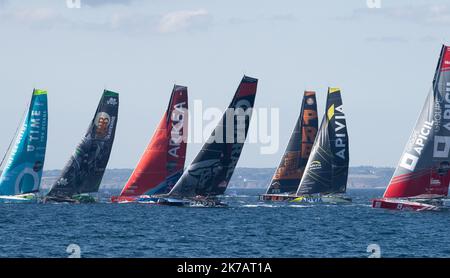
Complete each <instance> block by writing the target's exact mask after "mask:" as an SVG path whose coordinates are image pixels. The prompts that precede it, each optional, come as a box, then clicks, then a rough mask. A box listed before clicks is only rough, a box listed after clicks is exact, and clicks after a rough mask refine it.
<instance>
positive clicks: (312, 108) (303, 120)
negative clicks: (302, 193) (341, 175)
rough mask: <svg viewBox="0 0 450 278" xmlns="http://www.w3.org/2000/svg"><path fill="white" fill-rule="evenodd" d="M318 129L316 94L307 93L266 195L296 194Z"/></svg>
mask: <svg viewBox="0 0 450 278" xmlns="http://www.w3.org/2000/svg"><path fill="white" fill-rule="evenodd" d="M317 129H318V119H317V103H316V93H315V92H312V91H305V93H304V96H303V101H302V106H301V110H300V115H299V117H298V119H297V123H296V124H295V127H294V131H293V132H292V135H291V138H290V139H289V143H288V145H287V147H286V150H285V152H284V155H283V158H282V159H281V162H280V165H279V166H278V168H277V170H276V171H275V174H274V176H273V178H272V180H271V181H270V184H269V188H268V189H267V192H266V194H282V193H295V192H296V191H297V189H298V185H299V184H300V181H301V179H302V176H303V172H304V170H305V167H306V163H307V162H308V158H309V155H310V153H311V149H312V146H313V143H314V139H315V138H316V134H317Z"/></svg>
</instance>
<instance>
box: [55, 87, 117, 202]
mask: <svg viewBox="0 0 450 278" xmlns="http://www.w3.org/2000/svg"><path fill="white" fill-rule="evenodd" d="M118 110H119V94H117V93H114V92H111V91H106V90H105V91H104V92H103V95H102V98H101V100H100V103H99V105H98V107H97V111H96V113H95V116H94V118H93V120H92V122H91V124H90V125H89V128H88V130H87V132H86V135H85V136H84V138H83V139H82V141H81V143H80V144H79V145H78V146H77V148H76V150H75V153H74V154H73V155H72V157H71V158H70V160H69V162H68V163H67V164H66V166H65V167H64V169H63V171H62V173H61V176H60V177H59V178H58V179H57V181H56V182H55V184H54V185H53V187H52V189H51V190H50V192H49V193H48V195H47V196H48V197H56V198H58V197H60V198H71V197H72V196H73V195H76V194H82V193H90V192H97V191H98V188H99V186H100V183H101V181H102V178H103V174H104V172H105V169H106V165H107V164H108V160H109V156H110V154H111V149H112V145H113V142H114V135H115V131H116V124H117V116H118Z"/></svg>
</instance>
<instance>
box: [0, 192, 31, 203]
mask: <svg viewBox="0 0 450 278" xmlns="http://www.w3.org/2000/svg"><path fill="white" fill-rule="evenodd" d="M37 202H38V199H37V197H36V195H35V194H23V195H15V196H0V204H36V203H37Z"/></svg>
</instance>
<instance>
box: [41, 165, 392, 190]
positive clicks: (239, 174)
mask: <svg viewBox="0 0 450 278" xmlns="http://www.w3.org/2000/svg"><path fill="white" fill-rule="evenodd" d="M132 171H133V169H107V170H106V172H105V176H104V178H103V181H102V185H101V188H100V189H101V190H112V191H116V190H121V189H122V187H123V186H124V184H125V183H126V182H127V180H128V177H129V176H130V175H131V172H132ZM274 171H275V168H246V167H240V168H239V167H238V168H236V170H235V172H234V174H233V178H232V179H231V181H230V185H229V188H248V189H262V188H266V187H267V184H268V183H269V182H270V179H271V178H272V175H273V173H274ZM60 172H61V170H47V171H44V175H43V180H42V189H44V190H46V189H49V188H50V187H51V185H52V184H53V183H54V182H55V180H56V179H57V178H58V175H59V174H60ZM393 173H394V168H391V167H372V166H356V167H350V170H349V177H348V188H385V187H386V186H387V184H388V183H389V180H390V178H391V177H392V174H393Z"/></svg>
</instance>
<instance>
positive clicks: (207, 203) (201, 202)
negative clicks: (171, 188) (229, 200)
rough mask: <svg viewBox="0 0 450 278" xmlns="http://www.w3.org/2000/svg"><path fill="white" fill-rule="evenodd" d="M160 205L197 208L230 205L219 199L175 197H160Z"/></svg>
mask: <svg viewBox="0 0 450 278" xmlns="http://www.w3.org/2000/svg"><path fill="white" fill-rule="evenodd" d="M157 204H158V205H164V206H175V207H196V208H223V207H227V206H228V205H227V204H225V203H223V202H221V201H220V200H218V199H174V198H159V199H158V202H157Z"/></svg>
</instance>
